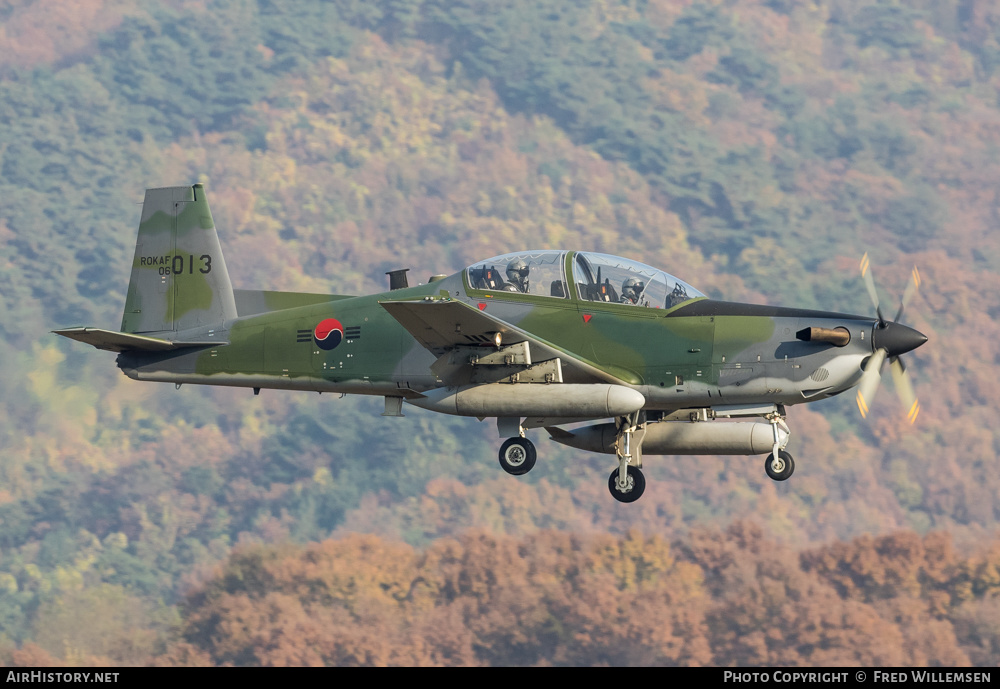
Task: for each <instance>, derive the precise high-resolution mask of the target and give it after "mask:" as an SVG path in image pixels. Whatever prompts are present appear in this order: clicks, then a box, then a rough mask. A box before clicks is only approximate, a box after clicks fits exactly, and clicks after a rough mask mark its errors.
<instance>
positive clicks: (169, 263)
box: [54, 184, 927, 502]
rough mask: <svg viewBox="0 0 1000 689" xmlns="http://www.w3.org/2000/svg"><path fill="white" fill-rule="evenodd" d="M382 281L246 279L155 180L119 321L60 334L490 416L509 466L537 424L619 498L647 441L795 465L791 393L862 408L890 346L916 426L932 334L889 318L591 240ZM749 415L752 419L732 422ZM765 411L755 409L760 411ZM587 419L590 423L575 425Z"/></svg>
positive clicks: (181, 372)
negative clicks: (377, 285)
mask: <svg viewBox="0 0 1000 689" xmlns="http://www.w3.org/2000/svg"><path fill="white" fill-rule="evenodd" d="M406 270H407V269H402V270H397V271H392V272H390V273H388V275H389V276H390V278H389V283H390V284H389V289H388V290H387V291H385V292H382V293H379V294H373V295H368V296H345V295H321V294H303V293H291V292H268V291H248V290H234V289H233V288H232V284H231V283H230V280H229V273H228V271H227V269H226V262H225V260H224V259H223V256H222V250H221V247H220V244H219V237H218V234H217V232H216V228H215V222H214V221H213V219H212V213H211V211H210V210H209V206H208V202H207V200H206V198H205V190H204V188H203V186H202V185H201V184H195V185H193V186H182V187H168V188H161V189H149V190H147V191H146V197H145V201H144V203H143V207H142V217H141V221H140V224H139V236H138V240H137V242H136V248H135V257H134V259H133V262H132V276H131V282H130V283H129V287H128V294H127V297H126V300H125V313H124V315H123V317H122V324H121V330H119V331H113V330H104V329H100V328H93V327H72V328H65V329H60V330H56V331H54V332H56V333H58V334H59V335H63V336H65V337H69V338H71V339H74V340H79V341H81V342H86V343H88V344H91V345H93V346H94V347H97V348H98V349H104V350H110V351H114V352H118V353H119V354H118V359H117V363H118V366H119V368H121V370H122V371H123V372H124V373H125V375H127V376H128V377H130V378H133V379H135V380H141V381H160V382H169V383H174V384H176V385H177V386H178V387H179V386H180V385H181V384H184V383H193V384H204V385H229V386H237V387H246V388H252V389H253V391H254V394H257V393H259V392H260V390H261V388H277V389H284V390H311V391H317V392H340V393H352V394H362V395H379V396H382V397H384V398H385V413H384V414H383V416H402V404H403V402H404V401H405V402H408V403H409V404H412V405H415V406H417V407H421V408H424V409H430V410H433V411H437V412H443V413H445V414H457V415H460V416H473V417H478V418H479V419H480V420H482V419H485V418H488V417H491V418H496V420H497V429H498V431H499V434H500V437H501V438H506V440H505V441H504V442H503V444H502V445H501V447H500V453H499V457H500V465H501V467H503V469H504V470H505V471H506V472H508V473H510V474H513V475H521V474H525V473H527V472H528V471H529V470H530V469H531V468H532V466H534V464H535V457H536V451H535V446H534V444H533V443H532V442H531V441H530V440H528V439H527V438H526V437H525V430H526V429H532V428H544V429H546V430H547V431H548V433H549V435H550V437H551V439H552V440H555V441H556V442H558V443H562V444H564V445H569V446H571V447H575V448H579V449H582V450H588V451H592V452H601V453H606V454H609V455H615V457H616V459H617V467H616V468H615V469H614V470H613V471H612V472H611V475H610V477H609V479H608V488H609V490H610V491H611V494H612V495H613V496H614V497H615V499H617V500H619V501H621V502H633V501H635V500H636V499H638V498H639V496H640V495H642V492H643V490H644V488H645V478H644V477H643V474H642V471H641V467H642V462H643V456H644V455H671V454H706V455H711V454H723V455H732V454H744V455H754V454H764V453H768V455H767V458H766V461H765V463H764V469H765V471H766V472H767V475H768V476H770V477H771V478H772V479H774V480H776V481H784V480H786V479H787V478H788V477H789V476H791V475H792V472H793V470H794V468H795V464H794V461H793V459H792V456H791V455H790V454H789V453H788V452H786V451H785V447H786V446H787V444H788V440H789V434H790V431H789V428H788V426H787V424H786V422H785V408H786V407H787V406H788V405H792V404H801V403H805V402H811V401H814V400H820V399H824V398H827V397H831V396H832V395H836V394H839V393H841V392H844V391H845V390H848V389H851V388H853V387H855V386H857V387H858V391H857V404H858V407H859V409H860V411H861V414H862V415H867V414H868V411H869V407H870V406H871V403H872V398H873V397H874V395H875V391H876V389H877V387H878V385H879V380H880V377H881V370H882V367H883V364H884V362H885V360H886V358H889V359H890V363H891V370H892V372H893V376H894V378H895V381H896V386H895V387H896V390H897V392H899V394H900V396H901V397H902V398H903V400H904V405H905V406H906V408H907V409H908V410H909V417H910V421H911V422H912V421H913V420H914V419H915V418H916V415H917V413H918V412H919V404H918V403H917V401H916V397H915V396H914V394H913V389H912V386H911V384H910V382H909V378H908V375H907V373H906V370H905V368H904V367H903V364H902V361H901V360H900V356H901V355H902V354H904V353H906V352H908V351H910V350H912V349H914V348H916V347H919V346H920V345H921V344H923V343H924V342H925V341H926V339H927V338H926V337H925V336H924V335H922V334H921V333H919V332H917V331H916V330H913V329H912V328H909V327H907V326H904V325H901V324H900V323H899V321H900V318H901V316H902V313H903V308H904V307H905V305H906V303H907V302H908V301H909V300H910V298H912V296H913V294H914V292H915V291H916V287H917V285H918V284H919V281H920V277H919V274H918V273H917V272H916V270H915V269H914V271H913V274H912V280H911V282H910V284H909V286H908V287H907V290H906V292H905V293H904V295H903V299H902V301H901V305H900V308H899V312H898V313H897V314H896V317H895V319H894V320H893V321H887V320H885V319H884V318H883V316H882V312H881V309H880V307H879V303H878V296H877V293H876V291H875V285H874V281H873V280H872V277H871V270H870V269H869V265H868V260H867V255H866V256H865V259H864V260H863V261H862V275H863V276H864V279H865V285H866V287H867V289H868V292H869V294H870V295H871V297H872V300H873V303H874V305H875V308H876V312H877V314H878V317H877V318H870V317H863V316H850V315H844V314H840V313H830V312H824V311H813V310H803V309H792V308H778V307H772V306H758V305H753V304H740V303H732V302H725V301H717V300H714V299H709V298H707V297H706V296H705V295H704V294H702V293H701V292H699V291H698V290H696V289H695V288H694V287H692V286H691V285H689V284H687V283H686V282H684V281H682V280H679V279H677V278H675V277H673V276H672V275H668V274H667V273H665V272H663V271H661V270H658V269H656V268H652V267H650V266H647V265H643V264H641V263H637V262H635V261H632V260H628V259H625V258H619V257H616V256H608V255H605V254H600V253H593V252H587V251H557V250H539V251H522V252H517V253H510V254H506V255H503V256H496V257H494V258H489V259H486V260H484V261H478V262H476V263H474V264H473V265H471V266H469V267H467V268H466V269H464V270H462V271H460V272H458V273H455V274H454V275H450V276H444V275H435V276H432V277H431V278H430V280H429V281H428V282H427V284H422V285H418V286H415V287H410V286H408V283H407V279H406ZM736 419H744V420H736ZM755 419H756V420H755ZM581 422H590V423H589V425H585V426H582V427H581V426H580V425H579V424H580V423H581Z"/></svg>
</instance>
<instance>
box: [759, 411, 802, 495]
mask: <svg viewBox="0 0 1000 689" xmlns="http://www.w3.org/2000/svg"><path fill="white" fill-rule="evenodd" d="M783 411H784V408H782V407H778V411H776V412H775V413H773V414H768V416H767V420H768V421H770V422H771V430H772V431H774V448H773V449H772V450H771V454H769V455H768V456H767V459H766V460H764V471H765V472H766V473H767V475H768V477H769V478H771V479H772V480H774V481H785V480H787V479H788V478H789V477H790V476H791V475H792V472H794V471H795V460H794V459H792V456H791V455H790V454H788V453H787V452H785V447H786V446H787V445H788V437H789V436H790V435H791V430H790V429H789V428H788V425H787V424H786V423H785V419H784V417H783V416H782V412H783ZM779 425H780V426H781V427H782V428H783V429H784V430H785V434H784V437H782V435H781V434H780V433H779V432H778V426H779Z"/></svg>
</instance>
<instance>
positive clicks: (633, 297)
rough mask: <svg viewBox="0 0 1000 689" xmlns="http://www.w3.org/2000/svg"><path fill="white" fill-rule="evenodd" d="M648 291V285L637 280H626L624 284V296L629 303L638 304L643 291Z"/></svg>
mask: <svg viewBox="0 0 1000 689" xmlns="http://www.w3.org/2000/svg"><path fill="white" fill-rule="evenodd" d="M644 289H646V283H644V282H643V281H642V280H638V279H636V278H626V279H625V282H623V283H622V296H624V297H626V298H627V299H628V300H629V301H631V302H633V303H636V302H638V301H639V296H640V295H641V294H642V290H644Z"/></svg>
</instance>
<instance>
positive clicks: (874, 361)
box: [857, 252, 927, 423]
mask: <svg viewBox="0 0 1000 689" xmlns="http://www.w3.org/2000/svg"><path fill="white" fill-rule="evenodd" d="M861 277H862V279H863V280H864V282H865V288H866V289H867V290H868V296H869V297H871V300H872V304H873V305H874V306H875V312H876V314H878V325H876V326H875V330H874V331H873V332H872V344H873V346H874V347H875V351H874V353H873V354H872V355H871V357H869V359H868V362H867V363H866V364H865V369H864V372H863V373H862V374H861V381H860V382H859V383H858V394H857V402H858V409H859V410H860V411H861V416H862V417H863V418H866V417H867V416H868V413H869V412H870V411H871V408H872V401H873V400H874V399H875V393H876V392H878V387H879V383H880V382H881V380H882V365H883V364H884V363H885V360H886V358H887V357H888V358H889V368H890V370H891V372H892V381H893V386H894V387H895V388H896V394H897V395H898V396H899V399H900V401H901V402H902V403H903V408H904V409H906V417H907V419H908V420H909V422H910V423H914V422H915V421H916V420H917V415H918V414H919V413H920V402H919V401H918V400H917V395H916V393H915V392H914V391H913V383H911V382H910V375H909V373H907V371H906V366H904V365H903V359H902V356H901V355H902V354H903V353H904V352H908V351H910V350H911V349H916V348H917V347H919V346H920V345H922V344H923V343H924V342H926V341H927V338H926V337H925V336H924V335H923V334H921V333H919V332H917V331H916V330H914V329H912V328H908V327H906V326H905V325H902V324H901V323H900V322H899V321H900V319H901V318H902V317H903V312H904V311H905V310H906V305H907V304H909V303H910V301H911V300H912V299H913V297H914V295H915V294H916V293H917V289H918V288H919V287H920V282H921V278H920V273H919V272H918V271H917V269H916V267H914V268H913V271H912V272H911V273H910V281H909V283H908V284H907V285H906V290H905V291H904V292H903V298H902V299H900V301H899V310H898V311H896V317H895V318H894V319H893V320H892V321H888V322H887V321H886V320H885V318H884V317H883V316H882V309H881V308H880V306H879V299H878V291H877V290H876V289H875V279H874V278H873V277H872V271H871V261H870V260H869V258H868V252H865V255H864V256H863V257H862V258H861Z"/></svg>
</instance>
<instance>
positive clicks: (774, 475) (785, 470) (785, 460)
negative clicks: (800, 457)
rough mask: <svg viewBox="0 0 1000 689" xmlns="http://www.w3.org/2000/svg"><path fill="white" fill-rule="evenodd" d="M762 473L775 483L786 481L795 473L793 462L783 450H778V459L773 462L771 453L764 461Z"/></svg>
mask: <svg viewBox="0 0 1000 689" xmlns="http://www.w3.org/2000/svg"><path fill="white" fill-rule="evenodd" d="M764 471H766V472H767V475H768V476H769V477H770V478H771V479H773V480H775V481H786V480H788V477H789V476H791V475H792V474H793V473H795V460H794V459H792V456H791V455H790V454H788V453H787V452H785V451H784V450H778V459H777V461H775V459H774V453H773V452H772V453H771V454H769V455H768V456H767V459H766V460H764Z"/></svg>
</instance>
